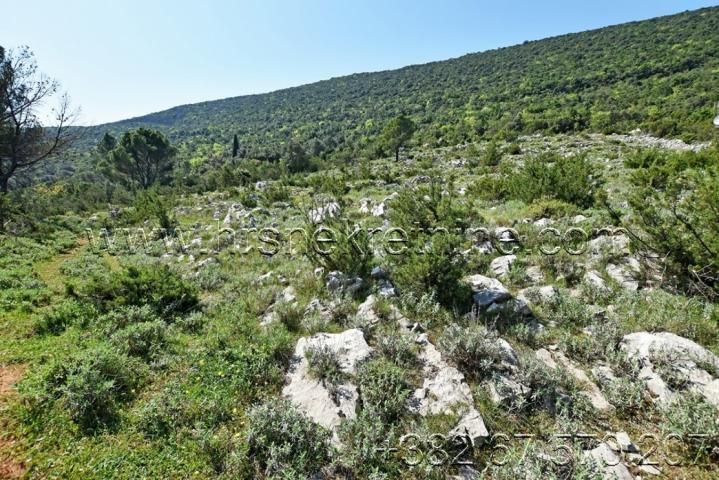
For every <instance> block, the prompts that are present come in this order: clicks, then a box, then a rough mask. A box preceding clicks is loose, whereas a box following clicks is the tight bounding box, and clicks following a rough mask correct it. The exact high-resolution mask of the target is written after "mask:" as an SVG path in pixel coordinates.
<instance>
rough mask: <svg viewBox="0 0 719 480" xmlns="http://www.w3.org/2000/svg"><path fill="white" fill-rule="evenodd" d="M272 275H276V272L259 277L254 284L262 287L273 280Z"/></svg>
mask: <svg viewBox="0 0 719 480" xmlns="http://www.w3.org/2000/svg"><path fill="white" fill-rule="evenodd" d="M272 275H274V272H273V271H272V270H270V271H269V272H267V273H265V274H262V275H260V276H259V277H257V278H256V279H255V281H254V283H255V284H260V285H261V284H263V283H265V282H267V281H269V280H270V279H271V278H272Z"/></svg>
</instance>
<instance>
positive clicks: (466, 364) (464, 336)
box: [437, 323, 506, 380]
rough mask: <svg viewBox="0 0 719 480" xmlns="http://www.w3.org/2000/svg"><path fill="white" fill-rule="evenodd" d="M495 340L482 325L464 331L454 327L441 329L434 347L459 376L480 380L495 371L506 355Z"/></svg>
mask: <svg viewBox="0 0 719 480" xmlns="http://www.w3.org/2000/svg"><path fill="white" fill-rule="evenodd" d="M498 339H499V337H498V336H497V334H496V333H494V332H492V331H490V330H487V329H486V328H485V327H484V326H482V325H479V324H473V325H470V326H468V327H463V326H460V325H458V324H456V323H454V324H452V325H449V326H447V328H445V329H444V332H443V333H442V336H441V337H440V338H439V341H438V342H437V346H438V347H439V349H440V350H441V351H442V353H444V354H445V355H447V357H448V358H449V359H451V360H452V361H453V362H454V363H455V364H456V365H457V367H458V368H459V369H460V370H461V371H462V372H464V373H465V374H467V375H468V376H470V378H472V379H475V380H482V379H485V378H488V377H490V376H491V375H492V374H493V373H494V372H496V371H497V369H498V368H499V366H500V364H501V363H502V359H503V358H504V357H505V355H506V352H505V350H504V349H503V348H502V346H501V345H500V344H499V343H498Z"/></svg>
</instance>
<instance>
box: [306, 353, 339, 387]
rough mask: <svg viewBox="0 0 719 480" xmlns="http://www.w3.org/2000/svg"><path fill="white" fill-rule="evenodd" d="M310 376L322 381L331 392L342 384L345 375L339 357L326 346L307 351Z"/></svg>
mask: <svg viewBox="0 0 719 480" xmlns="http://www.w3.org/2000/svg"><path fill="white" fill-rule="evenodd" d="M305 356H306V357H307V364H308V367H309V372H310V374H311V375H312V376H313V377H314V378H316V379H317V380H320V381H321V382H322V384H323V385H325V387H327V388H328V389H329V390H330V392H332V391H333V390H334V387H336V386H338V385H339V384H340V383H342V381H343V379H344V373H343V372H342V366H341V365H340V361H339V357H338V355H337V353H335V351H334V350H332V349H331V348H329V347H328V346H326V345H322V346H319V347H309V348H308V349H307V350H306V351H305Z"/></svg>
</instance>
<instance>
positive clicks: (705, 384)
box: [620, 332, 719, 407]
mask: <svg viewBox="0 0 719 480" xmlns="http://www.w3.org/2000/svg"><path fill="white" fill-rule="evenodd" d="M620 347H621V348H622V349H623V350H624V351H625V352H626V353H627V355H628V356H629V357H630V358H636V359H639V360H641V361H642V364H643V366H642V369H641V371H640V374H639V376H640V378H641V379H642V380H644V381H645V382H646V384H647V390H649V392H650V393H651V394H652V396H653V397H654V398H655V399H656V400H657V401H658V402H660V403H668V402H671V401H672V400H674V398H675V396H676V395H675V394H676V392H673V391H672V390H671V388H670V387H669V386H668V385H667V383H666V381H665V379H663V378H662V377H661V374H660V372H657V371H656V369H655V365H654V363H655V362H656V358H657V356H658V355H663V356H668V357H670V358H672V363H673V366H674V368H677V369H678V370H679V371H680V372H681V373H682V374H683V375H684V376H685V377H686V379H687V383H688V387H687V388H688V389H689V390H691V391H694V392H697V393H699V394H701V395H703V396H704V398H706V399H707V401H709V402H711V403H712V404H714V405H716V406H717V407H719V378H715V377H714V376H713V375H715V374H716V372H717V371H719V357H717V356H716V355H714V354H713V353H711V352H710V351H709V350H707V349H706V348H704V347H702V346H701V345H699V344H697V343H695V342H693V341H691V340H689V339H687V338H684V337H680V336H679V335H675V334H673V333H670V332H658V333H649V332H636V333H630V334H629V335H625V336H624V338H623V339H622V341H621V343H620ZM707 370H710V371H707Z"/></svg>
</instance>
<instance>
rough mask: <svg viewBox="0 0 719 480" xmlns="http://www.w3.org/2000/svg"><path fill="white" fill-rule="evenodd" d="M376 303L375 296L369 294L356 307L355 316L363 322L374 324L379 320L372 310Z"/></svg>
mask: <svg viewBox="0 0 719 480" xmlns="http://www.w3.org/2000/svg"><path fill="white" fill-rule="evenodd" d="M376 303H377V298H376V297H375V296H374V295H370V296H369V297H367V299H366V300H365V301H364V302H362V304H360V306H359V307H357V314H356V317H357V318H358V319H360V320H361V321H362V323H363V324H368V325H376V324H378V323H379V322H380V318H379V317H378V316H377V313H375V311H374V306H375V304H376Z"/></svg>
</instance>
